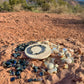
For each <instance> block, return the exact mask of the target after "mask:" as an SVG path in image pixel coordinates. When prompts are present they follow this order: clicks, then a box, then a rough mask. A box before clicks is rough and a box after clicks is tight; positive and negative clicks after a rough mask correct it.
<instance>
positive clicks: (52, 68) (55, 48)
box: [44, 42, 74, 74]
mask: <svg viewBox="0 0 84 84" xmlns="http://www.w3.org/2000/svg"><path fill="white" fill-rule="evenodd" d="M46 43H47V44H48V45H49V46H50V47H51V50H52V54H55V55H56V57H57V56H58V57H60V60H61V62H63V64H64V65H63V68H65V69H67V68H68V65H69V64H71V63H73V62H74V58H73V56H72V54H71V53H70V52H74V50H72V49H70V50H68V49H67V48H61V46H60V45H55V44H53V43H50V42H46ZM56 57H49V58H48V59H47V60H44V65H45V67H47V68H48V73H50V74H52V73H57V70H58V67H59V65H58V64H57V63H55V61H56V60H57V59H56Z"/></svg>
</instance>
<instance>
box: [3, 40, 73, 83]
mask: <svg viewBox="0 0 84 84" xmlns="http://www.w3.org/2000/svg"><path fill="white" fill-rule="evenodd" d="M34 43H36V41H30V42H28V43H23V44H20V45H18V46H17V47H16V48H15V53H13V54H12V56H13V57H14V58H13V59H10V60H8V61H6V62H3V64H2V65H3V66H4V67H5V68H10V67H14V68H13V70H10V71H8V72H9V73H10V75H12V76H15V77H12V78H11V79H10V81H14V80H15V79H18V78H21V76H20V74H21V72H23V71H24V70H25V69H26V67H27V66H30V65H31V64H30V63H29V62H28V61H27V60H25V59H18V58H19V57H20V56H21V53H20V51H24V50H25V48H26V47H27V46H29V45H31V44H34ZM43 43H45V44H48V45H49V46H50V48H51V51H52V53H55V54H56V55H57V56H59V57H60V59H61V61H62V62H63V63H65V64H64V68H68V64H70V63H72V62H73V57H72V55H71V53H70V52H69V51H68V49H66V48H60V45H55V44H53V43H50V42H43ZM71 52H74V51H71ZM55 60H56V58H50V57H49V58H47V60H43V63H44V65H45V69H42V68H39V67H37V66H34V64H33V65H32V66H31V67H32V68H33V71H34V72H35V73H37V72H39V71H40V72H39V76H44V75H45V72H46V73H49V74H52V73H57V70H58V67H59V65H58V64H57V63H55ZM40 80H41V79H32V78H30V79H28V82H32V81H35V82H36V81H40Z"/></svg>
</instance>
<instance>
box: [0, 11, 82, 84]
mask: <svg viewBox="0 0 84 84" xmlns="http://www.w3.org/2000/svg"><path fill="white" fill-rule="evenodd" d="M66 38H73V39H76V40H75V42H76V41H77V43H79V44H80V42H81V43H84V23H83V22H82V20H81V18H80V17H78V16H75V15H67V14H61V15H57V14H48V13H32V12H24V11H22V12H12V13H0V55H1V56H0V60H1V61H0V63H1V62H2V61H6V60H7V59H10V58H11V57H10V55H11V52H12V51H11V50H12V49H13V48H15V47H16V45H17V44H20V43H23V42H28V41H30V40H43V39H49V40H50V41H52V42H54V43H55V42H56V41H59V42H60V41H62V43H63V42H64V43H65V45H67V46H68V47H71V48H73V46H74V45H71V44H67V43H68V42H67V41H65V40H61V39H66ZM53 39H54V40H53ZM57 39H60V40H57ZM59 42H58V43H59ZM13 43H14V45H13V46H12V45H11V44H13ZM75 46H77V45H75ZM81 47H83V48H84V46H83V44H81ZM4 50H5V54H4ZM2 51H3V52H2ZM2 55H3V56H2ZM76 67H77V68H78V67H79V65H78V64H76ZM76 67H75V68H74V69H73V70H74V71H76ZM7 70H9V69H4V68H3V67H2V66H0V82H1V84H13V83H14V84H26V82H24V78H25V77H26V78H30V77H32V76H33V74H32V72H31V71H29V70H26V71H25V73H24V72H22V74H21V75H22V78H21V79H19V80H16V81H14V82H13V83H11V82H10V76H9V73H7ZM65 72H67V76H66V75H65ZM61 73H63V74H61V77H59V76H57V75H56V74H54V75H51V76H50V78H49V79H51V78H52V80H51V81H49V80H45V81H44V82H43V84H76V82H75V83H72V81H71V78H73V77H74V74H73V75H72V72H71V74H68V71H67V70H65V71H63V72H61ZM83 78H84V75H83ZM59 81H60V82H59ZM57 82H58V83H57ZM31 84H35V83H31ZM36 84H37V82H36ZM38 84H40V83H39V82H38ZM79 84H80V83H79ZM81 84H84V82H83V83H81Z"/></svg>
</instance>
